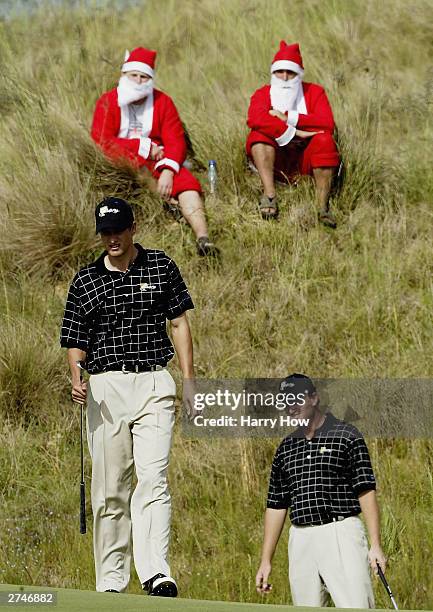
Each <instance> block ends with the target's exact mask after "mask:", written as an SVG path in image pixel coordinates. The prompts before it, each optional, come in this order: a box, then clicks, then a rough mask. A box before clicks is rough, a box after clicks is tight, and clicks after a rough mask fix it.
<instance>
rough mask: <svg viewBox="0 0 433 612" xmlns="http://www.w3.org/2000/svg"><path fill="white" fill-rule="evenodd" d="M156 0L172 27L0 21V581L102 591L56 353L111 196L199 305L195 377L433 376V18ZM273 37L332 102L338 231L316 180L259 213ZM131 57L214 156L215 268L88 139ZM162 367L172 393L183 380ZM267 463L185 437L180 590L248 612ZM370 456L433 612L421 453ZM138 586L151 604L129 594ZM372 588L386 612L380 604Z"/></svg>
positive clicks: (251, 448)
mask: <svg viewBox="0 0 433 612" xmlns="http://www.w3.org/2000/svg"><path fill="white" fill-rule="evenodd" d="M162 4H163V12H161V2H156V0H153V1H147V2H146V3H143V4H142V5H140V6H137V7H130V8H125V7H123V10H117V9H115V8H110V9H98V8H95V9H94V10H89V9H84V8H82V9H79V10H73V11H72V10H71V8H70V6H68V5H67V4H65V5H64V6H63V7H59V8H58V10H55V11H54V10H43V11H41V12H40V13H37V14H35V15H33V16H32V17H31V18H26V17H25V16H21V17H19V18H17V19H14V20H13V21H10V22H0V121H1V128H2V137H1V140H0V227H1V235H2V241H1V243H0V272H1V274H0V277H1V283H0V311H1V313H2V335H1V347H0V350H1V355H2V359H1V361H0V386H1V395H0V409H1V415H2V427H1V429H0V437H1V444H0V496H1V504H2V510H3V511H2V514H1V518H0V530H1V534H2V537H1V542H0V546H1V552H2V559H4V561H5V563H4V564H3V565H2V567H1V570H0V571H1V574H0V578H1V579H2V580H3V581H4V582H10V583H16V582H30V583H34V584H37V583H39V584H42V583H44V584H50V585H62V586H71V585H72V586H76V587H80V588H93V579H94V577H93V566H92V553H91V542H90V538H81V537H80V536H79V535H78V529H77V525H78V521H77V519H78V516H77V508H78V503H77V502H78V497H77V486H76V483H77V475H78V474H79V463H78V461H79V454H78V450H79V449H78V420H77V416H78V415H77V413H76V412H74V410H73V408H72V407H71V405H70V401H69V390H68V382H67V376H66V365H65V363H64V356H63V355H62V354H61V352H60V350H59V349H58V345H57V334H58V325H59V322H60V319H61V315H62V309H63V304H64V299H65V293H66V289H67V285H68V282H69V281H70V279H71V277H72V275H73V273H74V271H75V270H76V269H77V267H78V266H79V265H80V264H81V263H84V262H87V261H89V259H91V258H92V257H94V255H95V253H96V251H98V245H97V241H96V240H95V236H94V233H93V209H94V205H95V203H96V202H97V201H99V199H101V198H102V196H104V195H109V194H118V195H121V196H123V197H126V198H128V199H129V200H131V201H132V202H133V203H134V205H135V206H136V207H137V212H138V217H139V239H140V241H141V242H142V243H143V244H144V245H145V246H149V247H156V248H164V249H165V250H166V251H167V252H168V254H169V255H170V256H172V257H173V258H174V259H175V260H176V261H177V263H178V264H179V266H180V268H181V270H182V272H183V275H184V277H185V278H186V280H187V282H188V285H189V287H190V289H191V292H192V294H193V297H194V301H195V303H196V310H195V311H194V312H193V313H191V322H192V328H193V335H194V343H195V362H196V371H197V375H199V376H202V377H209V378H212V377H230V378H235V377H239V378H245V377H256V376H272V377H277V376H283V375H286V374H287V372H288V371H290V370H296V371H305V372H308V373H310V375H312V376H317V377H326V376H330V377H338V376H346V377H352V376H353V377H355V376H358V377H369V376H371V377H379V378H380V377H387V376H390V377H392V376H395V377H429V376H431V374H432V372H433V367H432V364H431V353H432V339H431V338H432V334H431V329H432V312H433V287H432V281H431V278H432V272H433V270H432V263H431V261H432V258H431V257H430V251H431V236H430V234H431V232H430V225H431V221H432V213H431V202H432V200H433V178H432V172H431V138H432V127H431V120H430V117H431V94H432V86H433V85H432V84H433V72H432V63H431V55H432V38H431V30H430V24H431V22H432V17H433V15H432V5H431V3H430V2H429V1H428V0H416V1H415V2H412V3H410V4H407V3H404V2H402V1H401V0H384V1H383V2H381V3H379V4H378V3H375V2H373V1H372V0H367V1H363V2H361V1H360V0H359V1H358V0H356V1H354V2H347V1H345V0H325V1H320V2H319V1H318V0H310V1H309V2H308V3H305V2H300V1H297V0H296V1H295V0H293V1H292V2H290V3H286V2H284V1H283V0H271V1H270V2H266V3H265V2H260V1H259V0H242V1H237V2H231V1H229V0H220V1H217V2H214V1H212V2H211V0H203V2H201V3H200V4H197V3H196V2H195V1H194V0H184V1H183V2H182V3H179V2H176V1H175V0H164V2H163V3H162ZM281 38H284V39H286V40H288V41H294V40H298V41H299V42H300V44H301V48H302V51H303V55H304V61H305V67H306V75H305V76H306V79H307V80H311V81H317V82H320V83H322V84H323V85H324V86H325V88H326V90H327V92H328V95H329V97H330V100H331V102H332V105H333V109H334V113H335V117H336V121H337V124H338V141H339V146H340V148H341V152H342V155H343V158H344V164H345V182H344V185H343V187H342V189H341V190H340V192H339V193H338V194H337V195H336V196H335V197H334V199H333V202H332V205H333V208H334V210H335V211H336V214H337V217H338V222H339V227H338V229H337V231H336V232H330V231H326V230H324V229H323V228H321V227H319V226H317V223H316V213H315V211H314V207H313V204H312V202H313V189H312V185H311V183H310V182H309V181H308V180H306V181H303V182H301V183H300V184H299V186H298V187H297V188H281V189H280V190H279V198H280V201H281V220H280V222H279V223H278V224H264V223H263V222H262V221H261V219H260V217H259V215H258V212H257V209H256V201H257V199H258V195H259V193H260V186H259V183H258V180H257V177H255V176H253V175H251V174H250V173H249V172H248V171H247V170H246V166H245V157H244V150H243V147H244V140H245V136H246V133H247V129H246V125H245V115H246V110H247V107H248V101H249V97H250V95H251V93H252V92H253V91H254V90H255V89H256V88H257V87H258V86H259V85H261V84H262V83H264V82H266V81H267V79H268V77H269V75H268V66H269V63H270V61H271V59H272V56H273V53H274V51H275V49H276V47H277V45H278V42H279V40H280V39H281ZM137 45H147V46H149V47H152V48H156V49H157V50H158V52H159V56H158V72H157V80H158V86H160V87H161V88H162V89H164V90H166V91H167V92H168V93H169V94H170V95H171V96H172V97H173V98H174V100H175V102H176V104H177V106H178V108H179V110H180V113H181V116H182V119H183V120H184V122H185V124H186V125H187V127H188V131H189V133H190V136H191V138H192V142H193V145H194V149H195V151H196V155H197V160H198V162H199V164H201V165H202V166H205V165H206V162H207V160H208V159H216V160H217V163H218V172H219V186H218V194H217V196H216V197H208V198H207V210H208V216H209V223H210V227H211V230H212V233H213V235H214V236H215V237H216V239H217V241H218V244H219V245H220V246H221V248H222V252H223V255H222V260H221V263H220V265H219V266H212V265H208V264H207V263H206V262H203V261H201V260H198V259H197V258H196V256H195V251H194V241H193V238H192V235H191V232H190V231H189V228H187V227H186V226H185V225H180V224H177V223H173V222H172V221H171V220H170V219H168V218H167V217H165V216H164V215H163V214H162V212H161V205H160V203H159V202H158V201H157V200H156V199H155V198H154V197H153V196H152V195H151V194H149V192H148V190H147V189H146V185H145V184H143V182H142V181H141V180H140V179H139V177H137V176H136V175H135V174H134V172H132V171H130V170H128V169H127V168H115V167H113V166H112V165H110V164H109V163H108V162H107V161H106V160H105V159H104V158H103V157H102V155H101V154H100V153H99V152H98V151H97V149H96V148H95V147H94V146H93V144H92V142H91V141H90V138H89V136H88V130H89V125H90V121H91V116H92V110H93V106H94V102H95V100H96V98H97V97H98V96H99V95H100V94H101V93H102V92H103V91H104V90H106V89H108V88H110V87H112V86H114V84H115V83H116V80H117V78H118V68H119V65H120V63H121V61H122V58H123V54H124V50H125V48H126V47H128V48H132V47H134V46H137ZM200 177H201V179H203V183H204V185H205V188H206V183H205V177H204V175H203V173H201V174H200ZM38 364H43V367H42V372H41V368H40V366H39V365H38ZM173 372H174V374H175V376H176V377H177V379H178V380H179V371H178V369H177V366H176V364H173ZM36 417H37V418H36ZM274 449H275V441H270V440H254V441H252V440H248V441H247V440H236V441H233V440H218V439H213V440H189V439H186V438H185V437H184V436H183V435H182V432H181V431H180V430H179V429H178V430H177V433H176V436H175V443H174V448H173V456H172V457H173V458H172V463H171V473H170V479H171V490H172V494H173V510H174V512H173V516H174V519H173V520H174V523H173V538H172V560H173V563H172V565H173V572H174V574H175V575H176V577H177V578H178V580H179V584H180V587H181V590H182V593H183V595H185V596H188V597H197V598H215V599H226V600H229V599H230V600H242V601H256V600H258V596H257V595H256V594H255V593H254V588H253V582H254V575H255V571H256V566H257V562H258V557H259V548H260V539H261V531H262V515H263V506H264V499H265V493H266V486H267V478H268V470H269V465H270V461H271V458H272V454H273V452H274ZM371 450H372V458H373V462H374V466H375V469H376V471H377V474H378V481H379V495H380V501H381V506H382V512H383V519H382V524H383V534H384V542H385V548H386V551H387V553H388V555H389V556H390V568H389V578H390V582H391V584H392V585H393V588H394V591H395V592H396V596H397V598H398V601H399V604H400V606H401V607H406V608H412V609H415V608H421V609H427V608H429V607H430V608H431V607H432V605H433V585H432V579H431V560H432V558H433V544H432V543H433V524H432V519H431V507H432V502H433V488H432V473H433V466H432V459H431V458H432V450H433V448H432V443H431V441H425V440H413V441H403V440H398V441H396V440H394V441H389V440H385V441H380V440H376V441H371ZM87 473H88V474H89V467H88V471H87ZM5 536H6V537H5ZM65 543H66V544H67V545H66V546H65ZM285 557H286V552H285V550H284V546H283V545H281V546H280V548H279V550H278V552H277V557H276V560H275V567H274V573H273V577H272V580H273V584H274V589H275V590H274V594H273V595H272V601H273V602H275V603H277V602H281V603H283V602H288V601H290V595H289V592H288V586H287V579H286V558H285ZM131 588H132V590H135V591H136V592H138V584H137V581H136V580H135V582H133V585H132V587H131ZM376 593H377V598H378V599H377V601H378V605H379V606H382V607H387V606H388V602H387V600H386V597H385V595H384V593H383V592H382V591H381V589H380V585H376Z"/></svg>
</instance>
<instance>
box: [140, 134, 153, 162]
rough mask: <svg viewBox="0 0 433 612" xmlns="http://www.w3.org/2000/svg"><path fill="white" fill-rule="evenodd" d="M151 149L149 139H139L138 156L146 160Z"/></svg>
mask: <svg viewBox="0 0 433 612" xmlns="http://www.w3.org/2000/svg"><path fill="white" fill-rule="evenodd" d="M151 147H152V141H151V140H150V138H144V137H143V136H142V137H141V138H140V146H139V147H138V154H139V155H141V157H144V159H147V158H148V157H149V154H150V149H151Z"/></svg>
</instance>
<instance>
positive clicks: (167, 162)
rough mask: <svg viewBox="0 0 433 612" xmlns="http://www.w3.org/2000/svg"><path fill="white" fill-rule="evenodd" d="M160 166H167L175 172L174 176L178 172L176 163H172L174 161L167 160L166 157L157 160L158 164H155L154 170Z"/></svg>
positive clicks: (178, 168)
mask: <svg viewBox="0 0 433 612" xmlns="http://www.w3.org/2000/svg"><path fill="white" fill-rule="evenodd" d="M161 166H168V167H169V168H172V169H173V170H174V171H175V172H176V174H177V173H178V172H179V170H180V166H179V164H178V163H177V161H174V159H169V158H168V157H163V158H162V159H161V160H159V162H158V163H157V164H155V170H157V169H158V168H160V167H161Z"/></svg>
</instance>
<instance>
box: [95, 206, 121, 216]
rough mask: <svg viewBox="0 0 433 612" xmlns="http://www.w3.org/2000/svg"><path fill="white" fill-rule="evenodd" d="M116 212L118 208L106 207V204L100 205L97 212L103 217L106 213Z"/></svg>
mask: <svg viewBox="0 0 433 612" xmlns="http://www.w3.org/2000/svg"><path fill="white" fill-rule="evenodd" d="M118 212H119V209H118V208H108V206H101V208H100V209H99V213H98V214H99V216H100V217H105V215H106V214H108V213H118Z"/></svg>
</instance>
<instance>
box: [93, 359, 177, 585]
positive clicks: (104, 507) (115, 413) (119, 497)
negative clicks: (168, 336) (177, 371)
mask: <svg viewBox="0 0 433 612" xmlns="http://www.w3.org/2000/svg"><path fill="white" fill-rule="evenodd" d="M175 396H176V386H175V383H174V380H173V377H172V376H171V374H170V373H169V372H168V370H166V369H161V370H157V371H155V372H139V373H133V372H128V373H123V372H103V373H101V374H95V375H92V376H90V379H89V385H88V405H87V440H88V444H89V450H90V455H91V457H92V487H91V494H92V510H93V519H94V524H93V548H94V556H95V570H96V590H97V591H105V590H107V589H115V590H117V591H124V590H125V589H126V587H127V585H128V582H129V577H130V565H131V551H133V555H134V564H135V569H136V570H137V574H138V577H139V579H140V581H141V583H143V582H145V581H146V580H148V579H149V578H152V577H153V576H154V575H155V574H158V573H160V572H161V573H162V574H167V575H169V574H170V568H169V566H168V563H167V554H168V543H169V532H170V511H171V505H170V495H169V493H168V488H167V467H168V457H169V452H170V445H171V433H172V428H173V424H174V400H175ZM134 465H135V472H136V475H137V485H136V487H135V490H134V492H132V476H133V471H134Z"/></svg>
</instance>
